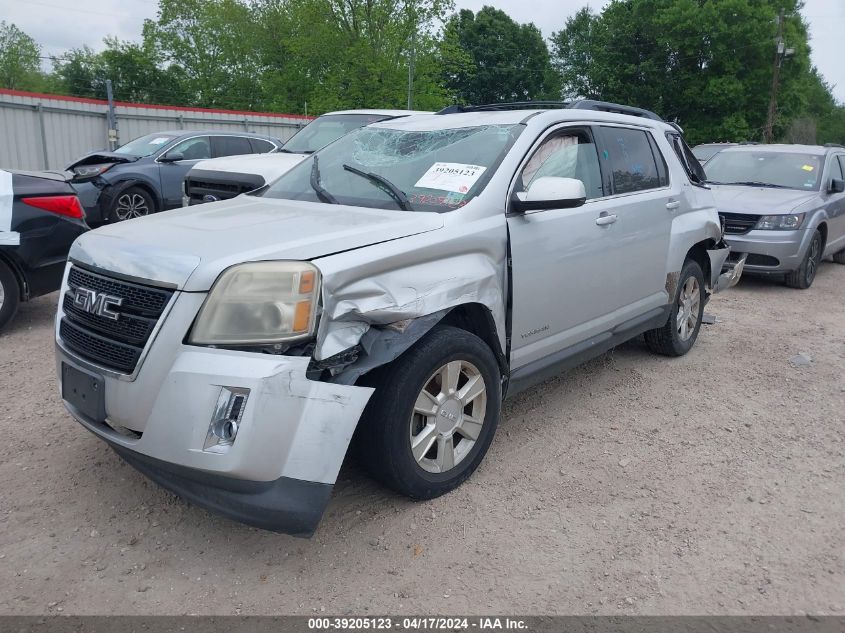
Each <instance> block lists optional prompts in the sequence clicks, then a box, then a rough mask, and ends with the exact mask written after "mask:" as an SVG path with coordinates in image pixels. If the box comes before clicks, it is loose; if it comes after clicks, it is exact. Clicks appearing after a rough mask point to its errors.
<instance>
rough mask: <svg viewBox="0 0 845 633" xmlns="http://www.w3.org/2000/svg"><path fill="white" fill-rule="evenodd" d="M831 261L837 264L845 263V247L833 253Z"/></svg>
mask: <svg viewBox="0 0 845 633" xmlns="http://www.w3.org/2000/svg"><path fill="white" fill-rule="evenodd" d="M833 261H835V262H836V263H837V264H845V248H843V249H842V250H841V251H839V252H838V253H834V254H833Z"/></svg>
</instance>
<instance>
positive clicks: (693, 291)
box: [645, 259, 704, 356]
mask: <svg viewBox="0 0 845 633" xmlns="http://www.w3.org/2000/svg"><path fill="white" fill-rule="evenodd" d="M703 316H704V273H703V272H702V271H701V266H699V265H698V263H697V262H695V261H693V260H691V259H688V260H687V261H686V263H685V264H684V267H683V269H681V275H680V277H678V288H677V290H675V300H674V302H673V304H672V308H671V310H670V313H669V319H668V320H667V321H666V324H665V325H664V326H663V327H659V328H656V329H654V330H649V331H648V332H646V333H645V342H646V344H647V345H648V347H649V349H650V350H651V351H652V352H655V353H657V354H663V355H664V356H683V355H684V354H686V353H687V352H688V351H690V349H692V346H693V345H694V344H695V340H696V339H697V338H698V331H699V330H700V329H701V319H702V317H703Z"/></svg>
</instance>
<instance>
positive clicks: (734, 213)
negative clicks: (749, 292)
mask: <svg viewBox="0 0 845 633" xmlns="http://www.w3.org/2000/svg"><path fill="white" fill-rule="evenodd" d="M705 170H706V172H707V176H708V178H709V183H710V185H711V186H712V188H713V194H714V196H715V197H716V206H717V207H718V208H719V212H720V215H721V216H722V219H723V221H724V224H725V236H726V240H727V242H728V244H729V245H730V246H731V257H732V258H739V257H744V256H745V257H747V260H746V270H748V272H754V273H763V274H772V273H776V274H779V275H783V276H784V278H785V280H786V284H787V285H788V286H791V287H792V288H809V287H810V285H811V284H812V283H813V280H814V279H815V278H816V272H817V271H818V268H819V264H820V263H821V260H822V258H823V257H826V256H828V255H830V256H832V257H833V260H834V261H835V262H837V263H838V264H845V147H842V146H840V145H830V146H825V147H821V146H818V145H752V146H737V147H732V148H729V149H725V150H722V151H721V152H719V153H718V154H716V156H714V157H713V158H712V159H710V161H708V163H707V166H706V168H705Z"/></svg>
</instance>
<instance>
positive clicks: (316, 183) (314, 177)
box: [311, 155, 338, 204]
mask: <svg viewBox="0 0 845 633" xmlns="http://www.w3.org/2000/svg"><path fill="white" fill-rule="evenodd" d="M317 161H318V159H317V156H316V155H315V156H314V162H313V164H312V165H311V188H312V189H313V190H314V191H316V192H317V197H318V198H319V199H320V200H321V201H322V202H326V203H328V204H338V201H337V200H335V197H334V196H333V195H332V194H330V193H329V192H328V191H326V190H325V189H324V188H323V185H321V184H320V166H319V164H318V163H317Z"/></svg>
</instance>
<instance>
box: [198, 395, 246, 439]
mask: <svg viewBox="0 0 845 633" xmlns="http://www.w3.org/2000/svg"><path fill="white" fill-rule="evenodd" d="M248 398H249V389H244V388H242V387H221V388H220V396H219V397H218V398H217V404H216V405H215V407H214V412H213V414H212V416H211V423H210V424H209V425H208V433H207V434H206V438H205V445H204V446H203V450H206V451H211V452H217V453H220V452H225V451H227V450H229V447H230V446H231V445H232V444H234V442H235V439H236V438H237V436H238V430H239V429H240V427H241V418H243V415H244V410H245V409H246V402H247V399H248Z"/></svg>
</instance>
